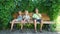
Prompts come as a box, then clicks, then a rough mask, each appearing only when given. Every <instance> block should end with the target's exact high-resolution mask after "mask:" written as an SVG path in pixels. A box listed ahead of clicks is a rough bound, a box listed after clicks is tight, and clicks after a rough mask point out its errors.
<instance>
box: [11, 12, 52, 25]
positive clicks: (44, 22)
mask: <svg viewBox="0 0 60 34" xmlns="http://www.w3.org/2000/svg"><path fill="white" fill-rule="evenodd" d="M23 14H24V13H22V15H23ZM32 15H33V13H29V16H30V18H31V19H30V20H31V21H30V22H28V23H33V20H32ZM41 15H42V20H43V24H53V21H50V18H49V16H48V15H47V14H45V13H42V14H41ZM17 16H18V15H17V13H15V14H13V19H16V18H17ZM10 23H11V22H10ZM15 23H20V22H15ZM25 23H27V22H25ZM37 24H39V22H37Z"/></svg>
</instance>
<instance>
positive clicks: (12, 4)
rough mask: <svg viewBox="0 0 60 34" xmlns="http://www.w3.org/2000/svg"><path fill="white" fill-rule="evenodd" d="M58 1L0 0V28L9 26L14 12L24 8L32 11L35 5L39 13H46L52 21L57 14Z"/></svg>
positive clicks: (59, 0) (59, 7)
mask: <svg viewBox="0 0 60 34" xmlns="http://www.w3.org/2000/svg"><path fill="white" fill-rule="evenodd" d="M59 3H60V0H0V27H1V29H2V28H8V27H9V22H10V21H11V20H12V14H13V13H14V12H18V11H19V10H21V11H23V10H25V9H26V10H28V11H29V12H33V9H34V8H35V7H37V8H38V9H39V12H40V13H46V14H47V15H48V16H49V17H50V19H51V21H54V20H56V18H57V16H58V14H59V13H58V12H59V9H60V4H59ZM52 27H53V26H52Z"/></svg>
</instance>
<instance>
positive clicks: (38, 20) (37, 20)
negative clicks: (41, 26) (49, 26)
mask: <svg viewBox="0 0 60 34" xmlns="http://www.w3.org/2000/svg"><path fill="white" fill-rule="evenodd" d="M33 20H36V22H40V23H41V19H35V18H33Z"/></svg>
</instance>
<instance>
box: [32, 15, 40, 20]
mask: <svg viewBox="0 0 60 34" xmlns="http://www.w3.org/2000/svg"><path fill="white" fill-rule="evenodd" d="M32 17H33V18H35V19H41V14H33V16H32Z"/></svg>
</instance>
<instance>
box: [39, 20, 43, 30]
mask: <svg viewBox="0 0 60 34" xmlns="http://www.w3.org/2000/svg"><path fill="white" fill-rule="evenodd" d="M42 27H43V20H41V24H40V31H42Z"/></svg>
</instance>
